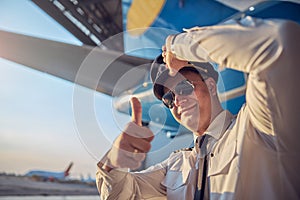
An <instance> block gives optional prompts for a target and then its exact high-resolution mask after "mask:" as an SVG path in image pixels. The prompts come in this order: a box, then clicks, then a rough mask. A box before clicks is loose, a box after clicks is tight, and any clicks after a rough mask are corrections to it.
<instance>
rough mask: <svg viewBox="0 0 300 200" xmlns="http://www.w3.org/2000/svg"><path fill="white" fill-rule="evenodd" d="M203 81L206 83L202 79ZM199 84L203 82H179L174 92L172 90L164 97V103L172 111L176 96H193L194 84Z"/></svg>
mask: <svg viewBox="0 0 300 200" xmlns="http://www.w3.org/2000/svg"><path fill="white" fill-rule="evenodd" d="M202 81H204V79H202ZM197 82H201V81H190V80H183V81H181V82H179V83H178V84H177V85H176V86H175V88H174V91H171V90H170V91H168V92H166V93H165V94H164V95H163V96H162V102H163V103H164V105H165V106H166V107H167V108H169V109H172V108H173V107H174V101H175V94H177V95H183V96H187V95H190V94H192V92H193V91H194V88H195V86H194V83H197Z"/></svg>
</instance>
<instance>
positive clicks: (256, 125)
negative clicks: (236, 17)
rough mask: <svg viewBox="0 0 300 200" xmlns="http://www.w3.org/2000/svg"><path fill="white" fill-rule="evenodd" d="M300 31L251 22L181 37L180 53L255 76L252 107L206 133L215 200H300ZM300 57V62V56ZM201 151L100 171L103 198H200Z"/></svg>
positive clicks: (250, 85)
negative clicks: (136, 168)
mask: <svg viewBox="0 0 300 200" xmlns="http://www.w3.org/2000/svg"><path fill="white" fill-rule="evenodd" d="M299 36H300V26H299V25H298V24H296V23H294V22H289V21H283V20H259V19H253V18H251V17H247V18H245V19H242V20H240V21H232V22H231V23H226V24H222V25H217V26H210V27H200V28H199V27H196V28H194V29H192V30H189V31H187V32H185V33H181V34H178V35H176V37H175V38H174V39H173V44H172V46H171V49H172V51H173V53H174V54H175V55H176V56H178V57H180V58H185V59H186V60H190V61H202V62H203V61H204V62H207V61H212V62H216V63H218V64H219V65H220V66H222V67H228V68H232V69H236V70H239V71H242V72H245V73H248V74H249V76H248V81H247V90H246V103H245V104H244V106H243V107H242V108H241V110H240V112H239V113H238V116H237V117H236V118H234V117H233V116H232V115H231V114H230V113H229V112H228V111H223V112H222V113H220V114H219V115H218V116H217V117H216V119H215V120H214V121H213V122H212V124H211V125H210V126H209V128H208V129H207V131H206V133H205V134H208V135H210V136H211V137H210V140H209V142H208V143H207V149H208V150H207V154H208V157H207V158H208V180H209V181H208V189H209V198H210V199H243V200H247V199H249V200H250V199H251V200H252V199H272V200H274V199H275V200H276V199H278V200H279V199H300V175H299V173H298V171H299V169H300V144H299V143H300V126H299V124H300V123H299V121H298V120H299V119H300V109H299V107H300V105H299V102H298V100H299V88H298V87H299V85H300V73H299V72H300V55H299V53H298V52H299V49H300V37H299ZM298 57H299V58H298ZM201 156H203V154H201V151H200V150H199V147H197V145H195V148H194V149H193V150H191V151H179V152H175V153H172V154H171V155H170V157H169V158H168V159H167V160H165V161H163V162H162V163H159V164H157V165H155V166H153V167H150V168H149V169H147V170H144V171H142V172H137V173H129V172H122V171H119V170H118V169H113V170H112V171H110V172H109V173H107V172H105V171H103V170H102V169H98V172H97V187H98V190H99V192H100V195H101V197H102V198H103V199H113V200H116V199H157V200H158V199H171V200H177V199H178V200H193V198H194V193H195V188H196V177H197V170H198V161H199V158H201Z"/></svg>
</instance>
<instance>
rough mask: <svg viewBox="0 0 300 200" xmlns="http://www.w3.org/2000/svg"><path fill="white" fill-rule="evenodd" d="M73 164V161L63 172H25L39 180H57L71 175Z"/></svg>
mask: <svg viewBox="0 0 300 200" xmlns="http://www.w3.org/2000/svg"><path fill="white" fill-rule="evenodd" d="M72 166H73V162H71V163H70V164H69V165H68V167H67V168H66V169H65V170H64V171H62V172H51V171H42V170H32V171H29V172H27V173H26V174H25V176H27V177H31V178H33V179H35V180H39V181H51V182H52V181H57V180H60V181H61V180H65V179H66V178H67V177H68V176H69V175H70V170H71V168H72Z"/></svg>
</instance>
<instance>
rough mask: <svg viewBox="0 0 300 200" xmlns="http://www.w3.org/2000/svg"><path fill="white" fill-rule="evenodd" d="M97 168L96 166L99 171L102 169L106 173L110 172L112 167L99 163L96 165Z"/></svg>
mask: <svg viewBox="0 0 300 200" xmlns="http://www.w3.org/2000/svg"><path fill="white" fill-rule="evenodd" d="M97 166H98V167H99V168H100V169H102V170H104V171H106V172H110V171H111V170H112V169H113V167H110V166H109V165H108V164H107V162H105V163H102V161H99V162H98V163H97Z"/></svg>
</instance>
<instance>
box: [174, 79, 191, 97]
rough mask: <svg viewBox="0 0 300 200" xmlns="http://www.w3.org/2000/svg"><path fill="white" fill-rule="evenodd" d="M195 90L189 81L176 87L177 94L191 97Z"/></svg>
mask: <svg viewBox="0 0 300 200" xmlns="http://www.w3.org/2000/svg"><path fill="white" fill-rule="evenodd" d="M193 90H194V86H193V84H191V83H190V82H188V81H186V80H185V81H182V82H180V83H178V84H177V85H176V87H175V93H176V94H178V95H190V94H192V92H193Z"/></svg>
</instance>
